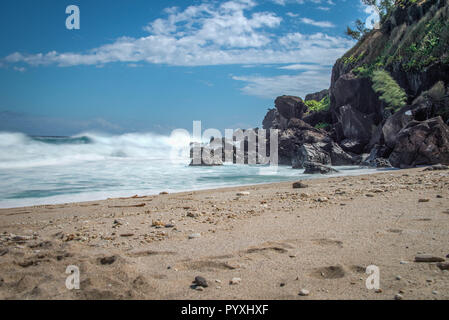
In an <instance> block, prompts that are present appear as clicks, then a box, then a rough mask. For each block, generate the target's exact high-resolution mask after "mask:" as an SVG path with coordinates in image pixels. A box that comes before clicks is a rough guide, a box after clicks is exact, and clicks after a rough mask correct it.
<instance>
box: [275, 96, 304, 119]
mask: <svg viewBox="0 0 449 320" xmlns="http://www.w3.org/2000/svg"><path fill="white" fill-rule="evenodd" d="M274 104H275V106H276V110H277V111H278V112H279V114H280V115H281V116H282V117H283V118H285V119H287V120H290V119H291V118H298V119H301V118H302V116H303V114H304V112H305V111H307V106H306V105H305V104H304V101H302V99H301V98H299V97H295V96H281V97H277V98H276V100H275V101H274Z"/></svg>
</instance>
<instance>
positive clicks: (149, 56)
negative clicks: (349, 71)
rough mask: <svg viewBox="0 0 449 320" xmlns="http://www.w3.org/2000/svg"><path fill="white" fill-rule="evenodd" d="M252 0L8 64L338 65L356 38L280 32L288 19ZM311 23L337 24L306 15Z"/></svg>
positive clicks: (204, 8) (176, 13)
mask: <svg viewBox="0 0 449 320" xmlns="http://www.w3.org/2000/svg"><path fill="white" fill-rule="evenodd" d="M255 7H256V3H255V2H254V1H252V0H230V1H227V2H223V3H217V2H209V1H207V2H203V3H201V4H199V5H192V6H189V7H187V8H186V9H184V10H181V9H179V8H176V7H173V8H167V9H166V10H165V11H164V12H165V15H166V16H165V17H163V18H159V19H156V20H154V21H152V22H151V23H149V24H148V25H147V26H145V30H146V31H148V32H149V35H148V36H145V37H141V38H132V37H122V38H119V39H117V40H116V41H115V42H112V43H110V44H105V45H102V46H99V47H97V48H94V49H91V50H89V51H86V52H62V53H60V52H56V51H50V52H48V53H37V54H23V53H19V52H16V53H13V54H11V55H9V56H7V57H6V58H4V59H3V62H5V63H8V64H28V65H31V66H42V65H44V66H45V65H57V66H61V67H67V66H76V65H104V64H107V63H111V62H123V63H126V64H127V65H129V66H134V65H136V64H138V63H142V62H147V63H153V64H167V65H174V66H200V65H224V64H243V65H245V64H286V63H325V64H332V63H333V62H334V61H335V59H336V58H338V57H339V56H340V55H341V54H343V53H344V52H345V51H346V50H347V49H349V48H350V47H351V46H352V45H353V43H352V42H351V41H348V40H346V39H344V38H342V37H331V36H327V35H325V34H322V33H316V34H312V35H305V34H300V33H284V34H274V32H276V31H278V32H279V28H278V27H279V26H280V24H281V22H282V18H281V17H278V16H277V15H276V14H275V13H273V12H257V11H256V10H255ZM303 22H305V23H313V24H315V25H319V26H321V27H330V26H333V25H332V24H331V23H329V22H326V21H313V20H311V19H307V18H303Z"/></svg>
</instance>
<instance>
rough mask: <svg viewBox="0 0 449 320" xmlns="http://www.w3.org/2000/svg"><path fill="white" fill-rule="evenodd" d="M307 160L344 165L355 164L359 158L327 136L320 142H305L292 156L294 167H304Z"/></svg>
mask: <svg viewBox="0 0 449 320" xmlns="http://www.w3.org/2000/svg"><path fill="white" fill-rule="evenodd" d="M306 162H313V163H320V164H324V165H334V166H344V165H353V164H355V163H357V162H358V160H357V159H356V158H355V157H353V156H352V155H351V154H349V153H347V152H345V151H344V150H343V149H342V148H341V147H340V146H339V145H338V144H336V143H335V142H333V141H332V140H331V139H329V138H326V139H323V140H321V141H319V142H314V143H304V144H302V145H301V146H300V147H299V148H298V149H297V152H296V153H295V154H294V156H293V157H292V167H293V168H294V169H301V168H304V163H306Z"/></svg>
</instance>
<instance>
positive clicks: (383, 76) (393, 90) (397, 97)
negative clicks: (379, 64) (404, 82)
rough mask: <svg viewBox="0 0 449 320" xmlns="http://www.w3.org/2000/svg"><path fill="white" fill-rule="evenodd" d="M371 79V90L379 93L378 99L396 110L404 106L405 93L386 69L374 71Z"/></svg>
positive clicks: (405, 100)
mask: <svg viewBox="0 0 449 320" xmlns="http://www.w3.org/2000/svg"><path fill="white" fill-rule="evenodd" d="M371 80H372V81H373V90H374V91H375V92H376V93H379V94H381V96H380V97H379V99H380V100H382V101H383V102H385V104H386V105H387V108H389V109H393V110H398V109H400V108H402V107H403V106H405V104H406V102H407V95H406V94H405V92H404V90H403V89H402V88H401V87H400V86H399V85H398V83H397V82H396V81H395V80H394V79H393V78H392V77H391V75H390V74H389V73H388V72H387V71H385V70H376V71H374V72H373V75H372V77H371Z"/></svg>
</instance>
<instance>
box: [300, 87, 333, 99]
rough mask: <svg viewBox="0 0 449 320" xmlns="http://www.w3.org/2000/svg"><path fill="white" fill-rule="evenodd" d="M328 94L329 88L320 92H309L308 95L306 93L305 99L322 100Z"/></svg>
mask: <svg viewBox="0 0 449 320" xmlns="http://www.w3.org/2000/svg"><path fill="white" fill-rule="evenodd" d="M328 95H329V90H328V89H324V90H321V91H319V92H315V93H309V94H308V95H306V98H305V99H304V100H305V101H310V100H315V101H321V100H323V99H324V98H325V97H326V96H328Z"/></svg>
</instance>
